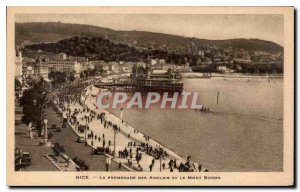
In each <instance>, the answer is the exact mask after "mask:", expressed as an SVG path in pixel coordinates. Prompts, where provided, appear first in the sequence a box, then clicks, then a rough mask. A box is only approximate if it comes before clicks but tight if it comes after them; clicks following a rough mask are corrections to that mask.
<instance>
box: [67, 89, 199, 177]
mask: <svg viewBox="0 0 300 192" xmlns="http://www.w3.org/2000/svg"><path fill="white" fill-rule="evenodd" d="M85 90H86V91H85ZM100 90H101V89H100V88H97V87H95V86H94V85H93V84H91V85H89V86H87V87H86V88H84V89H83V90H82V92H81V98H80V102H81V104H82V105H83V106H85V107H87V108H89V109H90V110H91V111H93V112H94V113H96V114H99V113H103V112H104V113H106V114H108V119H109V120H111V122H113V123H122V120H121V119H120V118H119V117H118V116H116V115H115V114H113V113H111V112H109V111H107V110H104V109H99V108H97V106H95V103H94V102H93V99H94V98H93V97H94V95H96V94H97V92H98V91H100ZM75 105H76V104H75ZM73 107H74V106H73ZM75 107H78V106H75ZM63 116H64V117H66V113H63ZM68 123H69V124H70V126H71V127H72V129H73V130H74V131H75V132H76V133H77V135H78V136H82V134H80V133H78V131H76V127H74V125H72V124H71V123H70V122H69V121H68ZM123 123H124V122H123ZM123 123H122V124H121V130H122V131H120V133H121V132H122V133H121V134H119V133H117V135H118V137H119V139H120V137H123V138H122V139H120V140H124V139H125V140H126V142H127V141H132V142H133V141H134V142H137V143H140V145H141V143H148V144H149V145H150V146H153V147H155V148H162V149H163V150H164V151H165V152H166V153H167V154H168V156H167V157H165V158H164V159H163V160H162V162H163V163H165V164H166V166H168V161H169V160H171V159H174V160H176V162H177V165H179V164H180V163H181V162H182V163H183V164H184V163H185V162H187V160H186V159H184V158H183V157H181V156H180V155H178V154H177V153H176V152H174V150H171V149H169V148H168V147H166V146H164V145H163V144H161V143H160V142H158V141H156V140H154V139H152V138H150V139H149V140H148V141H147V140H145V138H146V137H147V135H146V134H144V133H142V132H139V131H138V130H136V129H135V128H133V127H132V126H130V125H128V124H127V123H126V125H125V126H124V124H123ZM90 124H91V123H90ZM90 124H89V125H88V126H89V127H90V129H91V130H93V131H95V132H96V130H98V132H97V133H99V132H100V131H99V128H98V129H95V127H99V123H98V124H97V126H96V125H90ZM111 132H114V131H113V130H111ZM105 134H107V133H105ZM111 134H113V133H109V134H108V135H111ZM97 135H98V134H97ZM126 135H130V137H128V138H127V137H126ZM105 139H106V138H105ZM120 142H122V141H120ZM126 142H125V143H124V141H123V143H122V144H119V145H118V140H116V143H117V144H116V152H117V151H118V149H120V148H128V147H129V146H127V145H126V144H127V143H126ZM87 143H88V144H89V145H90V146H91V147H93V148H94V149H96V148H97V146H99V144H96V142H95V144H94V145H91V144H92V143H91V141H90V140H88V142H87ZM137 146H138V145H137ZM112 151H113V150H111V147H110V154H109V155H107V156H109V157H112V156H113V153H112ZM142 153H143V152H142ZM116 157H117V156H116ZM112 159H113V158H112ZM143 159H144V161H145V162H141V165H143V166H142V167H143V171H149V168H148V166H146V167H145V165H148V163H149V161H150V162H151V160H152V159H154V157H153V156H152V155H149V154H146V153H143ZM113 160H114V161H115V162H117V163H121V164H122V165H124V166H125V167H126V168H127V169H129V170H131V171H135V170H136V169H137V164H133V166H132V167H131V168H129V166H128V165H127V163H126V162H127V159H125V160H124V159H122V158H121V159H120V158H115V159H113ZM142 161H143V160H142ZM152 161H153V160H152ZM157 161H158V162H157ZM159 161H160V160H159V159H155V162H156V163H155V164H156V165H157V164H159ZM189 162H190V163H191V165H192V166H191V168H192V169H193V170H194V171H199V170H198V166H199V164H198V163H195V162H193V161H189ZM159 169H160V167H157V166H154V167H153V172H157V171H160V170H159ZM168 170H169V169H168V168H166V169H164V170H162V171H163V172H166V171H168ZM201 170H202V171H203V170H204V168H202V169H201ZM174 171H177V170H176V169H175V168H174Z"/></svg>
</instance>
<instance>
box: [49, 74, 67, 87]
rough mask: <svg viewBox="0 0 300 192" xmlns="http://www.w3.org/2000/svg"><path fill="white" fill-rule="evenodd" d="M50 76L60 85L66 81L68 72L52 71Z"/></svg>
mask: <svg viewBox="0 0 300 192" xmlns="http://www.w3.org/2000/svg"><path fill="white" fill-rule="evenodd" d="M49 78H50V79H52V80H53V84H54V85H60V84H62V83H65V82H66V79H67V74H66V73H65V72H63V71H51V72H50V73H49Z"/></svg>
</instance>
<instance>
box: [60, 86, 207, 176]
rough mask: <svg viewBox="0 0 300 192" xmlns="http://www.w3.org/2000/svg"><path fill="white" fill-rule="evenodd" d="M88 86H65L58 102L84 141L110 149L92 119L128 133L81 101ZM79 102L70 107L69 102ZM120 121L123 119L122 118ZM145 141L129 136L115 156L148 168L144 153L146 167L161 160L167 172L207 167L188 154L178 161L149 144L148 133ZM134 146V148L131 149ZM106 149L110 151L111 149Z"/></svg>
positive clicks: (71, 104) (135, 131)
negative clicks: (143, 160)
mask: <svg viewBox="0 0 300 192" xmlns="http://www.w3.org/2000/svg"><path fill="white" fill-rule="evenodd" d="M86 86H87V84H86V83H81V84H79V85H78V84H77V85H74V86H70V87H68V88H65V89H64V90H63V91H61V92H59V93H58V94H57V100H58V103H57V105H58V106H59V108H60V109H61V111H63V112H64V113H65V114H66V118H67V121H68V122H69V123H70V124H71V126H73V127H74V128H75V131H77V132H78V133H80V134H84V135H85V137H86V138H85V139H86V141H88V140H89V141H90V144H91V146H92V147H93V146H94V143H95V142H98V143H102V145H101V146H102V147H103V148H106V149H110V147H111V146H112V141H111V140H110V139H108V138H106V137H105V134H104V133H103V134H102V135H101V134H100V135H97V134H96V133H94V132H93V130H90V127H89V123H91V122H93V121H99V122H100V123H101V124H102V125H103V129H112V130H113V131H114V132H115V133H116V134H119V133H122V134H124V136H127V137H128V138H130V133H125V132H122V130H121V126H120V125H118V124H115V123H114V122H112V121H110V120H108V118H107V117H106V116H107V114H109V112H101V113H96V112H95V111H93V110H91V109H90V108H88V107H87V106H86V105H85V104H83V103H81V102H80V101H81V96H82V95H81V94H82V90H84V91H85V92H83V93H86V92H87V90H86V89H84V88H85V87H86ZM75 105H76V106H79V107H76V108H75V109H74V108H73V110H71V106H75ZM122 123H123V122H122ZM138 133H139V132H138V131H137V130H134V131H133V134H138ZM144 138H145V142H142V141H135V140H132V141H130V142H129V143H128V146H125V147H124V149H123V150H119V151H118V152H117V155H118V158H120V159H127V165H128V166H129V167H132V168H134V169H136V170H138V171H144V170H147V169H145V167H142V165H141V164H140V162H141V161H142V159H143V154H144V155H148V156H151V157H153V159H152V161H151V163H150V165H149V167H148V168H149V171H152V170H153V168H154V165H155V161H156V160H159V161H161V160H162V161H163V163H161V165H160V166H161V167H160V169H162V170H164V171H166V169H169V171H170V172H173V171H175V170H176V171H179V172H191V171H208V170H207V169H204V170H202V167H201V165H197V164H195V163H193V162H192V161H191V157H190V156H189V157H188V158H187V160H186V161H185V162H183V161H180V162H177V160H176V159H175V158H172V157H170V155H169V154H168V153H167V151H166V150H164V148H163V147H161V146H155V147H154V146H152V145H150V142H149V141H150V137H149V136H146V135H144ZM134 149H135V150H134ZM109 153H111V154H113V153H114V152H113V151H112V150H109Z"/></svg>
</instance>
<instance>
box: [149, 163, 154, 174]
mask: <svg viewBox="0 0 300 192" xmlns="http://www.w3.org/2000/svg"><path fill="white" fill-rule="evenodd" d="M152 167H153V164H150V166H149V169H150V172H152Z"/></svg>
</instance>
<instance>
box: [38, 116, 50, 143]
mask: <svg viewBox="0 0 300 192" xmlns="http://www.w3.org/2000/svg"><path fill="white" fill-rule="evenodd" d="M43 123H44V137H43V141H42V142H40V145H43V146H50V142H49V141H48V130H47V128H48V120H47V119H44V120H43Z"/></svg>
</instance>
